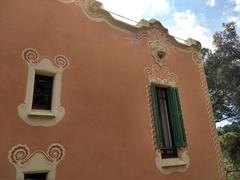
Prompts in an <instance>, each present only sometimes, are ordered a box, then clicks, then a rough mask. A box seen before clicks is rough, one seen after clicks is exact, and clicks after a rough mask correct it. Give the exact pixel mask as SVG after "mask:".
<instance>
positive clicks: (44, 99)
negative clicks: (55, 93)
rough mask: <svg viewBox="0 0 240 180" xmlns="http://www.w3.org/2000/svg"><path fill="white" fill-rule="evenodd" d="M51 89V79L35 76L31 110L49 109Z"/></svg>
mask: <svg viewBox="0 0 240 180" xmlns="http://www.w3.org/2000/svg"><path fill="white" fill-rule="evenodd" d="M52 88H53V77H50V76H43V75H35V81H34V91H33V103H32V109H46V110H50V109H51V105H52Z"/></svg>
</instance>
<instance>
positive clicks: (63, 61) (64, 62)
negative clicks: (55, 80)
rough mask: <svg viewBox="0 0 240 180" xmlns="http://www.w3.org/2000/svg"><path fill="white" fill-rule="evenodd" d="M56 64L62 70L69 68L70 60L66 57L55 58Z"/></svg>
mask: <svg viewBox="0 0 240 180" xmlns="http://www.w3.org/2000/svg"><path fill="white" fill-rule="evenodd" d="M54 63H55V65H56V66H57V67H59V68H62V69H64V68H66V67H68V65H69V61H68V58H67V57H66V56H64V55H57V56H55V58H54Z"/></svg>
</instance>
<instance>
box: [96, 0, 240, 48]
mask: <svg viewBox="0 0 240 180" xmlns="http://www.w3.org/2000/svg"><path fill="white" fill-rule="evenodd" d="M99 1H100V2H102V3H103V6H104V8H105V9H106V10H109V11H113V12H115V13H118V14H120V15H122V16H125V17H128V18H130V19H133V20H135V21H139V20H140V19H143V18H144V19H147V20H149V19H152V18H153V19H157V20H159V21H160V22H161V23H162V24H163V25H164V26H165V27H166V28H168V29H169V33H170V34H172V35H174V36H177V37H179V38H182V39H187V38H189V37H191V38H193V39H196V40H198V41H200V42H201V43H202V46H204V47H208V48H212V35H213V34H214V33H215V32H216V31H221V30H222V23H223V22H230V21H235V22H236V23H237V25H238V31H240V29H239V28H240V0H99Z"/></svg>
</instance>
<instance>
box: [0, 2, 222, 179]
mask: <svg viewBox="0 0 240 180" xmlns="http://www.w3.org/2000/svg"><path fill="white" fill-rule="evenodd" d="M0 27H1V30H0V62H1V66H0V87H1V88H0V102H1V103H0V123H1V131H0V171H1V172H0V179H14V178H15V167H14V166H13V165H12V164H10V163H9V161H8V158H7V157H8V151H9V150H10V149H11V147H12V146H14V145H16V144H26V145H27V146H28V147H29V148H30V149H31V152H33V151H35V150H38V149H42V150H44V151H46V150H47V147H48V146H49V145H50V144H52V143H56V142H57V143H60V144H62V145H63V146H64V147H65V149H66V156H65V158H64V159H63V160H62V161H61V162H60V163H59V165H58V166H57V170H56V178H57V179H58V180H63V179H64V180H65V179H69V180H70V179H85V180H96V179H98V180H123V179H124V180H127V179H129V180H135V179H136V180H150V179H151V180H159V179H168V180H217V179H219V178H218V177H219V176H218V172H217V167H216V164H217V163H216V157H215V154H216V153H215V150H214V146H213V141H212V138H211V131H210V130H211V127H210V125H209V119H208V115H207V109H206V107H205V101H204V97H203V94H202V90H201V85H200V75H199V71H198V67H197V65H196V64H194V62H193V60H192V55H191V53H183V52H177V51H174V50H171V51H169V52H168V60H167V66H168V67H169V69H170V71H171V72H174V73H175V74H176V75H177V76H178V87H179V91H180V95H181V103H182V105H183V107H182V109H183V114H184V121H185V129H186V132H187V139H188V144H189V155H190V166H189V168H188V170H187V171H186V172H185V173H173V174H170V175H164V174H162V173H161V172H160V171H159V170H158V169H157V168H156V166H155V162H154V161H155V152H154V151H153V149H152V148H153V147H152V137H151V136H152V134H151V132H150V124H149V118H150V117H149V113H148V104H147V93H146V85H148V80H147V78H146V77H145V75H144V68H145V67H150V66H151V65H153V64H154V59H153V58H152V56H151V52H150V50H149V49H148V48H147V42H146V41H145V40H143V41H141V42H140V43H135V44H134V43H131V42H130V41H129V40H128V39H127V37H128V34H126V33H123V32H120V31H118V30H115V29H113V28H111V27H110V26H109V25H107V24H106V23H104V22H95V21H92V20H90V19H88V18H87V17H86V16H85V15H84V13H83V12H82V11H81V9H80V8H79V7H77V6H75V5H66V4H63V3H60V2H59V1H57V0H31V1H29V0H21V1H19V0H8V1H1V3H0ZM28 47H31V48H35V49H37V50H38V52H39V53H40V55H41V56H47V57H49V58H53V57H54V56H55V55H56V54H59V53H60V54H64V55H65V56H67V57H68V58H69V59H70V66H69V68H68V69H66V70H65V71H64V73H63V80H62V105H63V106H64V107H65V110H66V114H65V116H64V119H63V120H62V121H61V122H60V123H58V124H57V125H55V126H53V127H47V128H46V127H33V126H29V125H28V124H26V123H25V122H24V121H23V120H22V119H20V117H19V116H18V114H17V106H18V105H19V104H20V103H22V102H23V101H24V98H25V90H26V80H27V79H26V78H27V63H26V62H25V61H24V60H22V59H21V52H22V50H23V49H24V48H28Z"/></svg>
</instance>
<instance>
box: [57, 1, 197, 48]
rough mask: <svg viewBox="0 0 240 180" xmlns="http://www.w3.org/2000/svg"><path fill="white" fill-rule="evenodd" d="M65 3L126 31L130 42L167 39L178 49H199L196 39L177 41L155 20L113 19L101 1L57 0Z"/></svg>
mask: <svg viewBox="0 0 240 180" xmlns="http://www.w3.org/2000/svg"><path fill="white" fill-rule="evenodd" d="M58 1H59V2H62V3H65V4H75V5H77V6H79V7H80V8H81V9H82V11H83V13H84V14H85V15H86V16H87V17H88V18H90V19H92V20H94V21H98V22H100V21H104V22H106V23H107V24H108V25H109V26H111V27H112V28H114V29H117V30H119V31H123V32H127V33H128V34H129V37H128V39H130V41H131V42H138V41H141V40H142V39H145V38H147V39H148V40H151V41H153V40H160V41H161V40H162V39H164V42H165V41H166V40H167V41H168V42H169V43H168V44H169V45H171V46H172V47H175V48H177V49H180V50H187V51H188V50H191V49H200V48H201V47H200V46H201V45H200V43H199V42H198V41H195V40H193V39H191V41H189V40H186V41H185V44H182V43H180V42H178V41H177V40H176V39H175V38H174V37H173V36H171V35H169V33H168V30H167V29H166V28H165V27H163V25H162V24H161V23H160V22H159V21H157V20H155V19H151V20H150V21H147V20H144V19H142V20H141V21H139V23H137V25H136V26H134V25H130V24H127V23H125V22H122V21H119V20H117V19H115V18H114V17H113V16H112V15H111V13H110V12H108V11H106V10H105V9H103V6H102V3H100V2H98V1H96V0H58Z"/></svg>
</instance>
